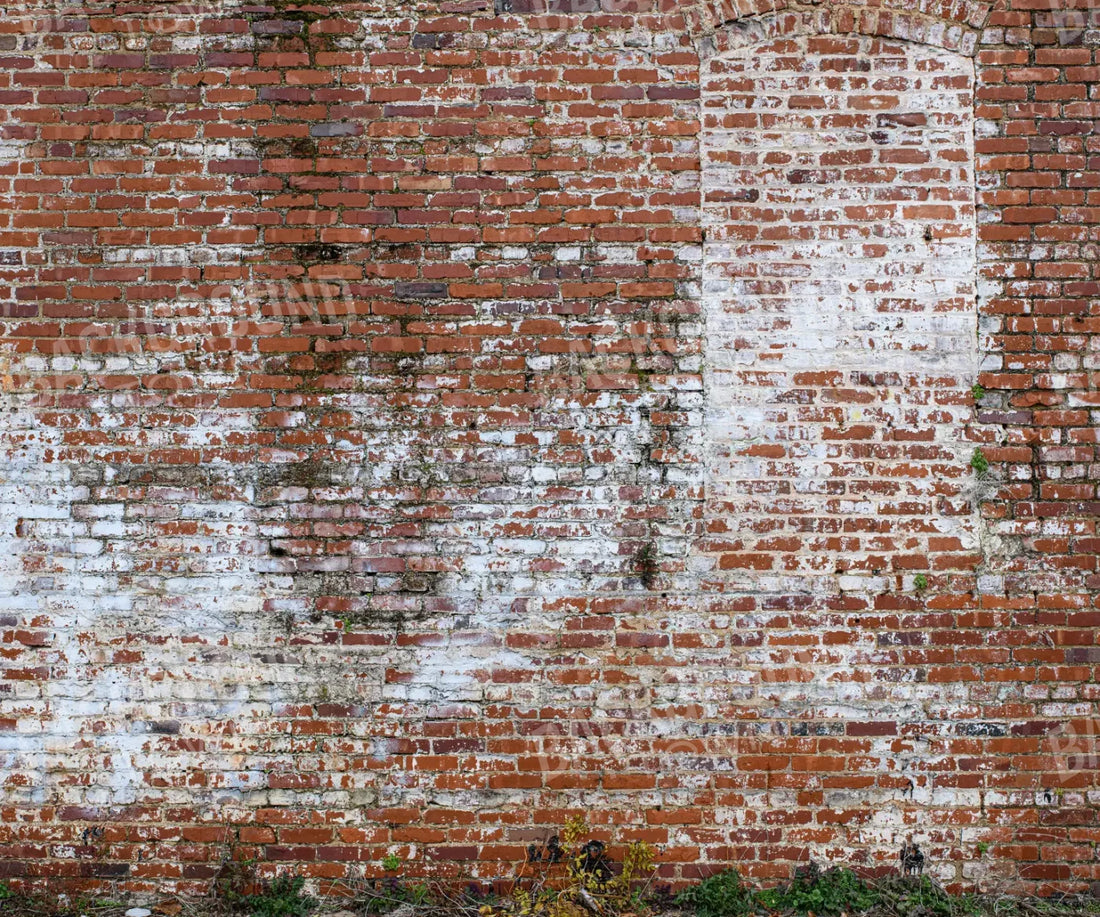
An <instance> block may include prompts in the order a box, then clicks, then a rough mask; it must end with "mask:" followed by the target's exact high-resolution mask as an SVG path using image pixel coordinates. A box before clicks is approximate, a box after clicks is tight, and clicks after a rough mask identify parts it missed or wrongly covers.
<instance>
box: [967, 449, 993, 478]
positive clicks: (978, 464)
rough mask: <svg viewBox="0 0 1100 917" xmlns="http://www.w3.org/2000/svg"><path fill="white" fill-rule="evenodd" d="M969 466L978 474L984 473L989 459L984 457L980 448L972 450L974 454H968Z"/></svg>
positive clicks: (987, 468)
mask: <svg viewBox="0 0 1100 917" xmlns="http://www.w3.org/2000/svg"><path fill="white" fill-rule="evenodd" d="M970 467H971V468H973V469H974V470H975V471H976V472H978V474H979V475H984V474H985V473H986V472H987V471H989V459H987V458H986V457H985V453H984V452H982V450H981V448H980V447H979V448H977V449H975V450H974V454H973V455H972V456H970Z"/></svg>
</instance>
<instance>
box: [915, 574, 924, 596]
mask: <svg viewBox="0 0 1100 917" xmlns="http://www.w3.org/2000/svg"><path fill="white" fill-rule="evenodd" d="M913 588H914V589H916V590H917V592H924V590H925V589H927V588H928V577H927V576H925V575H924V574H923V573H918V574H917V575H916V576H914V577H913Z"/></svg>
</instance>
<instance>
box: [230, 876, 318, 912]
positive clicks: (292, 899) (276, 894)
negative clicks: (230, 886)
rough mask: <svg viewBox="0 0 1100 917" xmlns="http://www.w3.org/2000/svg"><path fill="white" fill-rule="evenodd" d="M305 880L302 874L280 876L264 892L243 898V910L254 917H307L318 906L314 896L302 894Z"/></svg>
mask: <svg viewBox="0 0 1100 917" xmlns="http://www.w3.org/2000/svg"><path fill="white" fill-rule="evenodd" d="M305 882H306V880H305V879H304V878H302V877H301V876H278V877H277V878H275V879H272V880H271V882H270V883H269V884H268V885H267V887H266V888H264V890H263V891H262V892H259V893H258V894H254V895H247V896H246V897H245V898H244V899H242V901H241V910H247V911H248V912H249V914H251V915H252V917H305V915H306V914H308V913H309V912H310V911H312V910H313V909H314V908H315V907H316V906H317V902H316V901H315V900H314V899H313V898H311V897H310V896H309V895H303V894H302V886H304V885H305Z"/></svg>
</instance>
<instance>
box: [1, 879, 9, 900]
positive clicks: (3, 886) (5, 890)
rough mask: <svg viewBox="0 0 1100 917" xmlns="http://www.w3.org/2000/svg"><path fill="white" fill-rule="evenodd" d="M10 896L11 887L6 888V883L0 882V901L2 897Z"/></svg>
mask: <svg viewBox="0 0 1100 917" xmlns="http://www.w3.org/2000/svg"><path fill="white" fill-rule="evenodd" d="M10 897H11V889H10V888H8V883H7V882H0V901H2V900H3V899H4V898H10Z"/></svg>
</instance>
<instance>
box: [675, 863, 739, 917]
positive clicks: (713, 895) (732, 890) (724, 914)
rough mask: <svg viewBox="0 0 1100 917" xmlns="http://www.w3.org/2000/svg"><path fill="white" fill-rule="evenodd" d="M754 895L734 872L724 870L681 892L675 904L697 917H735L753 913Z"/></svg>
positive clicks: (732, 870)
mask: <svg viewBox="0 0 1100 917" xmlns="http://www.w3.org/2000/svg"><path fill="white" fill-rule="evenodd" d="M756 895H757V892H756V891H755V889H753V888H751V887H749V886H747V885H745V883H744V882H742V880H741V875H740V874H739V873H738V872H737V870H736V869H727V870H725V871H724V872H720V873H717V874H716V875H713V876H710V877H709V878H706V879H704V880H703V881H702V882H700V883H699V884H698V885H692V886H691V887H689V888H685V889H684V890H683V891H682V892H680V894H679V895H677V896H676V903H677V904H678V905H679V906H680V907H683V908H689V909H691V910H693V911H695V913H696V915H697V917H735V915H739V914H749V913H752V911H754V910H756Z"/></svg>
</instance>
